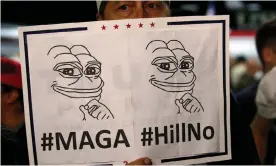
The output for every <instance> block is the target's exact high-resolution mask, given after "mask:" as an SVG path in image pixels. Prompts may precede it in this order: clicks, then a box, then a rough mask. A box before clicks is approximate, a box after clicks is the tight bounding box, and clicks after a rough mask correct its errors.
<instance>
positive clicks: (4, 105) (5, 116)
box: [1, 84, 24, 129]
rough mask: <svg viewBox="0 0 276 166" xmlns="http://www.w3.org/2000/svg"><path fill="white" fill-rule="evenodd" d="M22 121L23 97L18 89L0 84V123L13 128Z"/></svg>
mask: <svg viewBox="0 0 276 166" xmlns="http://www.w3.org/2000/svg"><path fill="white" fill-rule="evenodd" d="M23 122H24V108H23V97H22V92H20V90H18V89H15V88H12V87H10V86H6V85H4V84H1V124H3V125H5V126H6V127H8V128H10V129H15V128H17V127H18V126H20V125H21V124H22V123H23Z"/></svg>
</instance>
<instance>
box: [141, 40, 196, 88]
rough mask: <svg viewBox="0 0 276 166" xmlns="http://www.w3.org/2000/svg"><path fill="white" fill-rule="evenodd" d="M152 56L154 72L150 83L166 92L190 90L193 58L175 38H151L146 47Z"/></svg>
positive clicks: (192, 82)
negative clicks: (168, 39) (164, 39)
mask: <svg viewBox="0 0 276 166" xmlns="http://www.w3.org/2000/svg"><path fill="white" fill-rule="evenodd" d="M146 50H147V51H150V53H151V55H150V56H152V57H153V60H152V62H151V64H152V65H153V66H154V74H153V75H151V78H150V80H149V81H150V83H151V84H152V85H153V86H155V87H157V88H159V89H162V90H164V91H167V92H184V91H192V90H193V87H194V82H195V80H196V76H195V74H194V72H193V68H194V58H193V57H192V56H191V55H190V54H189V52H187V51H186V50H185V48H184V47H183V45H182V44H181V43H180V42H179V41H177V40H170V41H169V42H167V43H166V42H164V41H162V40H153V41H151V42H150V43H149V44H148V45H147V47H146Z"/></svg>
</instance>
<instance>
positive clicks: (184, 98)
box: [181, 93, 193, 102]
mask: <svg viewBox="0 0 276 166" xmlns="http://www.w3.org/2000/svg"><path fill="white" fill-rule="evenodd" d="M192 98H193V97H192V95H191V94H190V93H185V94H184V95H183V96H182V97H181V99H182V100H183V101H184V102H185V101H186V100H187V99H192Z"/></svg>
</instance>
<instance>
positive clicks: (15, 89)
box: [1, 56, 29, 165]
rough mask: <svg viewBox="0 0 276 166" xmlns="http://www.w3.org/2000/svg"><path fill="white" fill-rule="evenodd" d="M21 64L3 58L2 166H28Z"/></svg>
mask: <svg viewBox="0 0 276 166" xmlns="http://www.w3.org/2000/svg"><path fill="white" fill-rule="evenodd" d="M28 163H29V162H28V152H27V142H26V132H25V127H24V105H23V93H22V81H21V69H20V64H19V63H18V62H16V61H13V60H11V59H8V58H5V57H3V56H1V165H21V164H22V165H27V164H28Z"/></svg>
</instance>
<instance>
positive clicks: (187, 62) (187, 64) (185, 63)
mask: <svg viewBox="0 0 276 166" xmlns="http://www.w3.org/2000/svg"><path fill="white" fill-rule="evenodd" d="M193 68H194V62H193V60H192V59H190V58H187V59H183V60H182V61H181V62H180V64H179V69H180V70H191V69H193Z"/></svg>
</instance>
